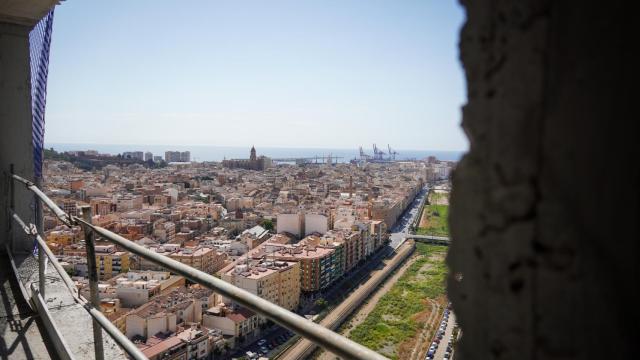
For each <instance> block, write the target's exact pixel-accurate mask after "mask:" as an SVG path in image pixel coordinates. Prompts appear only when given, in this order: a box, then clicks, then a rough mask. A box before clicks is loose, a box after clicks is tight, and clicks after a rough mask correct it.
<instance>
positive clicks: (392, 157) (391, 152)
mask: <svg viewBox="0 0 640 360" xmlns="http://www.w3.org/2000/svg"><path fill="white" fill-rule="evenodd" d="M387 148H388V149H389V160H395V159H396V155H398V152H397V151H395V150H393V149H391V145H389V144H387Z"/></svg>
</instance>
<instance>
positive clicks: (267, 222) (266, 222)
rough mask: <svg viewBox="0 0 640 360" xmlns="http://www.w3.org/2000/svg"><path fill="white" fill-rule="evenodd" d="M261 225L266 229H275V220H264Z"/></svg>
mask: <svg viewBox="0 0 640 360" xmlns="http://www.w3.org/2000/svg"><path fill="white" fill-rule="evenodd" d="M260 225H261V226H262V227H263V228H265V229H266V230H273V220H271V219H264V220H262V223H261V224H260Z"/></svg>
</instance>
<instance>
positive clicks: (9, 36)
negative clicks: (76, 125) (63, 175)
mask: <svg viewBox="0 0 640 360" xmlns="http://www.w3.org/2000/svg"><path fill="white" fill-rule="evenodd" d="M29 31H30V28H29V27H26V26H21V25H13V24H7V23H1V22H0V172H1V173H2V179H1V181H0V184H1V186H2V192H1V194H0V199H1V200H0V201H1V202H2V203H1V204H0V251H2V252H4V250H5V247H4V244H5V242H6V241H9V240H8V237H7V236H6V235H7V232H6V231H7V226H8V224H7V219H8V217H7V214H6V213H5V209H6V208H7V207H8V203H9V184H10V182H9V180H8V178H7V177H6V176H7V174H8V173H9V164H12V163H13V164H15V172H16V173H17V174H19V175H22V176H23V177H26V178H27V179H29V180H33V174H34V173H33V150H32V148H31V131H32V128H31V121H32V120H31V85H30V84H31V82H30V69H29ZM15 203H16V211H17V212H18V214H19V215H20V217H22V219H23V220H24V221H27V222H32V223H35V218H34V212H33V211H32V210H31V208H30V206H32V205H33V196H32V195H31V193H29V192H27V191H26V190H25V188H24V186H18V185H17V184H16V197H15ZM32 245H33V242H32V241H30V240H28V239H26V238H25V236H24V233H23V232H21V231H14V252H29V251H31V246H32Z"/></svg>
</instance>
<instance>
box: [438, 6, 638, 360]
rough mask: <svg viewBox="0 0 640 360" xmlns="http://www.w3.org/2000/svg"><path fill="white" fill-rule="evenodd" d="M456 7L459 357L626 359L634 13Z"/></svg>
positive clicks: (631, 312)
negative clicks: (463, 91) (460, 101)
mask: <svg viewBox="0 0 640 360" xmlns="http://www.w3.org/2000/svg"><path fill="white" fill-rule="evenodd" d="M463 4H464V6H465V7H466V9H467V22H466V24H465V26H464V28H463V29H462V32H461V34H460V54H461V59H462V62H463V65H464V68H465V73H466V76H467V81H468V84H467V93H468V103H467V104H466V105H465V106H464V108H463V122H462V126H463V128H464V130H465V132H466V134H467V135H468V137H469V140H470V151H469V153H468V154H467V155H466V156H465V157H464V159H463V160H462V161H461V163H460V164H459V166H458V168H457V169H456V171H455V173H454V175H453V176H454V178H453V192H452V197H451V210H450V211H451V212H450V222H451V235H452V239H453V242H452V244H451V247H450V251H449V256H448V258H447V262H448V264H449V266H450V268H451V276H450V278H449V287H448V291H449V296H450V298H451V300H452V301H453V305H454V309H455V311H456V314H457V316H458V321H459V323H460V324H461V326H462V330H463V338H462V342H461V344H460V346H458V349H457V351H456V354H457V356H456V357H457V358H458V357H459V358H460V359H592V358H593V359H595V358H601V357H605V356H606V357H609V358H620V359H630V358H633V355H632V354H633V353H634V352H636V351H634V350H635V346H633V341H632V340H635V333H636V329H635V328H636V327H637V324H638V320H639V316H638V310H637V309H638V300H639V299H638V295H636V292H635V287H636V286H637V284H638V279H639V278H640V277H639V276H638V275H639V271H638V265H636V264H637V259H636V257H637V254H638V253H639V252H638V245H637V244H638V239H639V238H640V236H639V235H640V234H639V233H640V230H639V229H638V224H639V222H638V219H640V216H639V215H640V211H639V204H640V191H639V188H638V184H640V177H639V174H638V173H639V168H638V166H637V159H638V146H637V144H638V142H637V134H638V132H637V129H635V128H634V123H635V122H636V119H635V116H633V115H631V114H632V112H631V106H632V104H633V103H634V102H633V100H632V99H631V93H632V92H631V83H632V82H631V76H630V73H631V72H632V70H631V67H632V66H635V63H636V58H637V56H632V55H631V51H632V48H633V47H634V44H635V43H637V40H636V39H635V38H632V37H631V34H632V33H633V32H632V30H631V24H633V23H634V22H633V20H632V19H631V16H632V15H631V14H633V12H631V11H629V9H626V7H625V6H623V5H624V4H623V2H622V1H609V2H584V1H532V0H528V1H497V0H496V1H493V0H485V1H463ZM613 169H615V170H613ZM612 170H613V171H612ZM460 276H461V278H460ZM632 351H633V352H632Z"/></svg>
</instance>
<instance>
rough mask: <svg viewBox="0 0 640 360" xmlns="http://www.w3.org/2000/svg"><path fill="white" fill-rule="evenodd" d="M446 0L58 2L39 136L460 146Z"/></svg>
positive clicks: (454, 27) (459, 81)
mask: <svg viewBox="0 0 640 360" xmlns="http://www.w3.org/2000/svg"><path fill="white" fill-rule="evenodd" d="M463 21H464V13H463V11H462V8H461V7H460V6H459V5H458V1H457V0H416V1H402V0H389V1H369V0H361V1H346V0H336V1H325V0H323V1H313V2H312V1H301V0H297V1H177V0H175V1H141V0H138V1H99V2H98V1H82V0H73V1H65V2H62V4H61V5H60V6H58V7H57V8H56V14H55V20H54V29H53V42H52V49H51V63H50V67H49V84H48V99H47V116H46V122H47V126H46V140H47V143H61V142H66V143H102V144H163V145H164V144H166V145H179V144H180V145H190V144H201V145H225V146H249V145H253V144H255V145H256V146H275V147H288V146H290V147H327V148H355V147H357V146H359V145H363V146H366V147H370V146H371V143H374V142H375V143H378V144H382V145H383V146H386V144H387V143H390V144H391V146H392V147H395V148H398V149H433V150H465V149H466V148H467V140H466V139H465V137H464V135H463V133H462V131H461V129H460V125H459V124H460V117H461V113H460V106H461V105H462V104H463V103H464V102H465V97H466V93H465V91H466V90H465V84H464V77H463V73H462V69H461V67H460V63H459V60H458V50H457V43H458V31H459V29H460V26H461V25H462V22H463Z"/></svg>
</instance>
